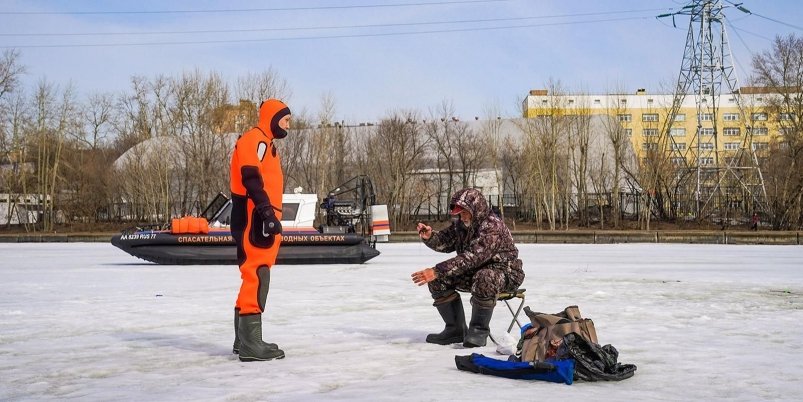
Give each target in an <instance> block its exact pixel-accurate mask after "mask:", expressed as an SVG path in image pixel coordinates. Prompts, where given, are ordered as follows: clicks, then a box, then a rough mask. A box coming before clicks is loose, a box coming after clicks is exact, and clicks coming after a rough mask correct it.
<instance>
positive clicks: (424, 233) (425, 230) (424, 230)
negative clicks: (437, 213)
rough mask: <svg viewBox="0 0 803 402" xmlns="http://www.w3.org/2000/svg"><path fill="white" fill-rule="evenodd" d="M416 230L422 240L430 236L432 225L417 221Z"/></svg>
mask: <svg viewBox="0 0 803 402" xmlns="http://www.w3.org/2000/svg"><path fill="white" fill-rule="evenodd" d="M416 230H418V236H419V237H421V239H423V240H429V238H430V237H432V227H431V226H427V225H425V224H423V223H421V222H418V226H417V227H416Z"/></svg>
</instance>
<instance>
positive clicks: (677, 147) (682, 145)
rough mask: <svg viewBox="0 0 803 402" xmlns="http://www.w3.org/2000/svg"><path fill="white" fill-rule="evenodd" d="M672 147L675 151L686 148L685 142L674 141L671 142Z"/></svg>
mask: <svg viewBox="0 0 803 402" xmlns="http://www.w3.org/2000/svg"><path fill="white" fill-rule="evenodd" d="M672 149H673V150H675V151H682V150H684V149H686V143H685V142H674V143H672Z"/></svg>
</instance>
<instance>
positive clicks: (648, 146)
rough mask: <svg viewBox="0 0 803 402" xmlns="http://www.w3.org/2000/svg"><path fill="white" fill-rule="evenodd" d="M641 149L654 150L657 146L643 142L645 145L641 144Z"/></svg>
mask: <svg viewBox="0 0 803 402" xmlns="http://www.w3.org/2000/svg"><path fill="white" fill-rule="evenodd" d="M641 149H643V150H645V151H651V150H656V149H658V144H656V143H654V142H645V143H643V144H641Z"/></svg>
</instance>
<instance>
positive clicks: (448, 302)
mask: <svg viewBox="0 0 803 402" xmlns="http://www.w3.org/2000/svg"><path fill="white" fill-rule="evenodd" d="M434 305H435V307H436V308H437V309H438V313H440V315H441V318H443V322H445V323H446V327H445V328H444V329H443V331H441V332H440V333H438V334H429V335H427V343H434V344H438V345H449V344H452V343H460V342H463V335H464V334H465V333H466V315H465V313H464V312H463V302H462V301H460V294H459V293H453V294H452V295H449V296H447V297H445V298H442V299H438V300H436V301H435V304H434Z"/></svg>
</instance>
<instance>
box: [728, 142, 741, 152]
mask: <svg viewBox="0 0 803 402" xmlns="http://www.w3.org/2000/svg"><path fill="white" fill-rule="evenodd" d="M725 149H726V150H728V151H735V150H737V149H739V143H738V142H726V143H725Z"/></svg>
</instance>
